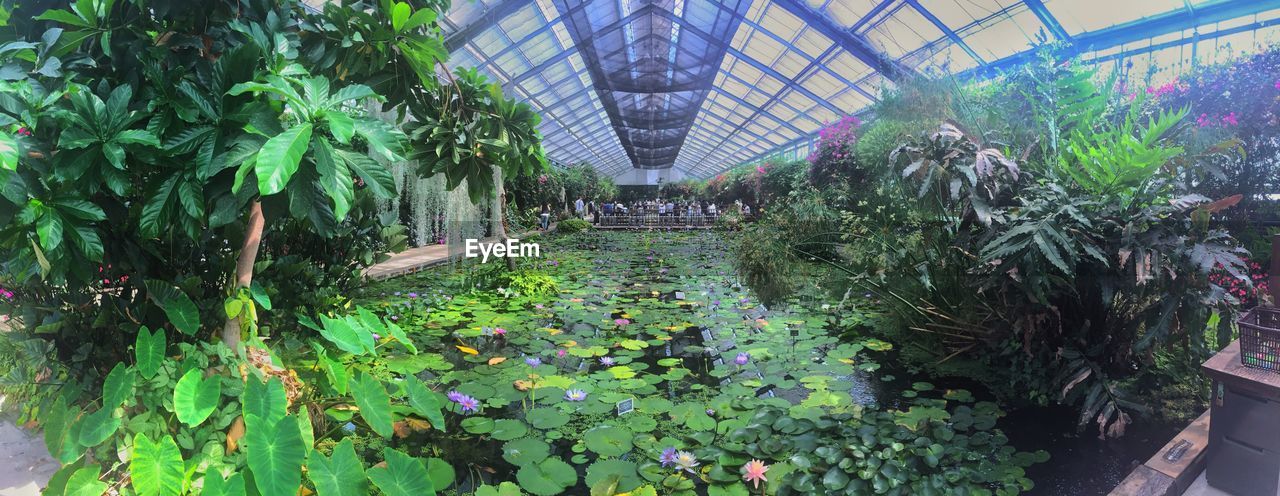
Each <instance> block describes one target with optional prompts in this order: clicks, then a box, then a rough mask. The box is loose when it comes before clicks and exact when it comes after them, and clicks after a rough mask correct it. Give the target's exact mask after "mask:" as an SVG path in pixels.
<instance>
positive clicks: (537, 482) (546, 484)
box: [516, 458, 578, 496]
mask: <svg viewBox="0 0 1280 496" xmlns="http://www.w3.org/2000/svg"><path fill="white" fill-rule="evenodd" d="M516 480H517V481H519V482H520V487H521V488H522V489H524V490H525V491H528V492H530V493H533V494H534V495H536V496H553V495H556V494H560V493H561V492H563V491H564V490H565V489H567V488H569V487H570V486H573V485H574V484H577V482H578V473H577V471H575V470H574V469H573V466H572V465H569V464H568V463H565V462H564V460H561V459H559V458H547V459H546V460H543V461H541V462H539V463H538V464H536V465H525V466H523V467H521V468H520V471H519V472H516Z"/></svg>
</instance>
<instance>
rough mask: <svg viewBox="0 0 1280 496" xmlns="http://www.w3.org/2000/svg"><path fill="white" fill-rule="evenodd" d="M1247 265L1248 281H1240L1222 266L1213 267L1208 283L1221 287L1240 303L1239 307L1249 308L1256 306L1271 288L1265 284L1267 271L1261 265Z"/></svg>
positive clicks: (1250, 263)
mask: <svg viewBox="0 0 1280 496" xmlns="http://www.w3.org/2000/svg"><path fill="white" fill-rule="evenodd" d="M1246 262H1247V263H1248V265H1247V266H1248V268H1249V273H1248V277H1249V279H1248V280H1244V279H1240V278H1238V277H1236V276H1234V275H1232V274H1231V273H1230V272H1228V271H1227V270H1226V268H1224V267H1223V266H1222V264H1218V265H1217V266H1216V267H1214V269H1213V272H1210V273H1209V282H1211V283H1213V284H1216V285H1217V286H1218V287H1221V288H1222V289H1223V290H1224V291H1226V292H1227V294H1229V295H1231V296H1232V297H1233V298H1235V299H1237V300H1239V301H1240V305H1241V306H1244V307H1251V306H1254V305H1257V304H1258V302H1259V301H1258V299H1259V298H1260V297H1261V296H1262V295H1265V294H1267V293H1268V292H1269V291H1270V289H1271V287H1270V284H1269V283H1268V282H1267V277H1268V274H1267V271H1266V270H1265V269H1263V267H1262V264H1259V263H1258V262H1254V261H1251V260H1246Z"/></svg>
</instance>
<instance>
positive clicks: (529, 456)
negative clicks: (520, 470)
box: [502, 437, 551, 467]
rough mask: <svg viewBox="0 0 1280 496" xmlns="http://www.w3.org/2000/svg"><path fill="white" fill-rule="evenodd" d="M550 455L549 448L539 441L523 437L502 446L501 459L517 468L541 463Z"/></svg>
mask: <svg viewBox="0 0 1280 496" xmlns="http://www.w3.org/2000/svg"><path fill="white" fill-rule="evenodd" d="M550 455H551V446H550V445H548V444H547V443H546V442H544V441H542V440H541V439H534V438H531V437H525V438H520V439H516V440H514V441H511V442H508V443H507V444H504V445H502V458H503V459H504V460H506V461H508V462H511V464H512V465H515V466H517V467H523V466H525V465H530V464H534V463H538V462H541V461H542V460H546V459H547V456H550Z"/></svg>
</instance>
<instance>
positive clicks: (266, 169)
mask: <svg viewBox="0 0 1280 496" xmlns="http://www.w3.org/2000/svg"><path fill="white" fill-rule="evenodd" d="M310 141H311V123H305V124H301V125H298V126H294V127H292V128H289V129H286V130H285V131H284V132H283V133H280V134H277V135H275V136H274V137H272V138H271V139H269V140H267V142H266V143H264V144H263V145H262V149H261V150H259V151H258V159H257V162H256V164H255V165H254V171H255V172H256V173H257V175H258V192H259V193H261V194H262V195H263V196H267V195H274V194H276V193H279V192H281V191H284V188H285V186H288V184H289V178H291V177H293V174H294V173H295V172H298V163H300V162H302V155H303V154H304V153H306V151H307V143H309V142H310Z"/></svg>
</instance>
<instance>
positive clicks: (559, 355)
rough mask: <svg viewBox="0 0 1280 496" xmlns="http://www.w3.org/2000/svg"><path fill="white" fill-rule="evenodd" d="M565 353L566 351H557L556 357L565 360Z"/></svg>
mask: <svg viewBox="0 0 1280 496" xmlns="http://www.w3.org/2000/svg"><path fill="white" fill-rule="evenodd" d="M565 353H566V351H565V350H556V357H558V358H564V355H565Z"/></svg>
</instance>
